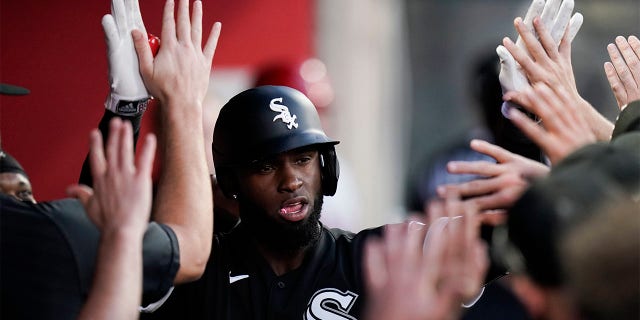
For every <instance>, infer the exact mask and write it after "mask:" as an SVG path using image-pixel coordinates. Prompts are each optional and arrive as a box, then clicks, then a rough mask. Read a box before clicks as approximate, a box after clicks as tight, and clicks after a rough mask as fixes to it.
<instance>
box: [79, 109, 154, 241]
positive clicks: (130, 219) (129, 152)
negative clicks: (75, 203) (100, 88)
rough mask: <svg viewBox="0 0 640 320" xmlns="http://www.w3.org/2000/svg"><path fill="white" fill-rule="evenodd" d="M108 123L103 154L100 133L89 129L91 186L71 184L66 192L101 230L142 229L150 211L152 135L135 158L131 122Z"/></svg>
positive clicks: (115, 120) (118, 120)
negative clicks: (78, 202) (77, 200)
mask: <svg viewBox="0 0 640 320" xmlns="http://www.w3.org/2000/svg"><path fill="white" fill-rule="evenodd" d="M110 127H111V128H110V130H109V138H108V143H107V147H106V157H105V155H104V151H103V150H104V149H103V143H102V135H101V134H100V133H99V132H98V131H97V130H94V131H93V132H91V151H90V161H91V174H92V176H93V189H90V188H88V187H86V186H81V185H74V186H71V187H69V189H68V193H69V194H70V195H72V196H74V197H76V198H78V199H79V200H80V201H81V202H82V204H83V206H84V207H85V210H86V211H87V215H88V216H89V218H90V219H91V221H92V222H93V223H94V224H95V225H96V226H97V227H98V229H100V230H101V231H102V232H109V231H113V230H118V229H119V228H132V229H135V230H138V231H142V232H143V231H144V230H145V229H146V226H147V223H148V221H149V215H150V212H151V168H152V164H153V158H154V154H155V148H156V140H155V136H154V135H149V136H147V138H146V140H145V142H144V145H143V146H142V153H141V155H140V156H139V157H138V159H137V161H134V150H133V142H132V141H133V132H132V131H133V130H132V129H131V124H129V123H128V122H122V120H120V119H119V118H114V119H113V120H112V121H111V122H110ZM140 235H142V233H140Z"/></svg>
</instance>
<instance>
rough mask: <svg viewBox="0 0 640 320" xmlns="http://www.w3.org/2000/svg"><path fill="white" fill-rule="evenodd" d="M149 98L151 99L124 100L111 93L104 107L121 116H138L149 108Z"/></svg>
mask: <svg viewBox="0 0 640 320" xmlns="http://www.w3.org/2000/svg"><path fill="white" fill-rule="evenodd" d="M149 100H151V98H143V99H141V100H124V99H121V98H120V97H118V96H116V95H114V94H113V93H111V94H109V96H108V97H107V101H105V102H104V107H105V108H106V109H107V110H109V111H111V112H113V113H115V114H118V115H121V116H136V115H140V114H142V113H144V111H145V110H147V105H148V104H149Z"/></svg>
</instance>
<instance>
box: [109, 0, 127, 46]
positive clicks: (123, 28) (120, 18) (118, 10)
mask: <svg viewBox="0 0 640 320" xmlns="http://www.w3.org/2000/svg"><path fill="white" fill-rule="evenodd" d="M111 15H112V16H113V19H114V22H115V24H116V26H117V29H118V33H119V34H120V36H122V37H124V36H125V35H126V34H127V32H128V31H127V30H128V27H127V10H126V8H125V5H124V1H123V0H112V1H111Z"/></svg>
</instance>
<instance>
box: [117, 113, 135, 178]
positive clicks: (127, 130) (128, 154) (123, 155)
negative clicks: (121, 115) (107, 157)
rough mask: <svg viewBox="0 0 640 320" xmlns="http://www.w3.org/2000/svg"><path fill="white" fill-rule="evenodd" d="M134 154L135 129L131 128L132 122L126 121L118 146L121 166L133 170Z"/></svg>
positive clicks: (123, 124)
mask: <svg viewBox="0 0 640 320" xmlns="http://www.w3.org/2000/svg"><path fill="white" fill-rule="evenodd" d="M133 154H134V151H133V129H132V128H131V122H129V121H124V122H123V123H122V130H121V132H120V142H119V146H118V156H119V160H118V162H119V167H120V168H122V169H127V170H131V171H133V168H134V166H133Z"/></svg>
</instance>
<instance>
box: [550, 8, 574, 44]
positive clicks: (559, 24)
mask: <svg viewBox="0 0 640 320" xmlns="http://www.w3.org/2000/svg"><path fill="white" fill-rule="evenodd" d="M573 7H574V2H573V0H564V1H563V2H562V5H560V9H559V10H558V14H557V15H556V17H555V19H554V21H553V23H552V25H551V27H549V28H548V29H549V30H550V31H551V37H552V38H553V42H554V43H555V45H556V46H558V45H559V44H560V40H561V39H562V36H563V35H564V34H565V31H566V30H567V26H569V20H570V19H571V13H572V12H573Z"/></svg>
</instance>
